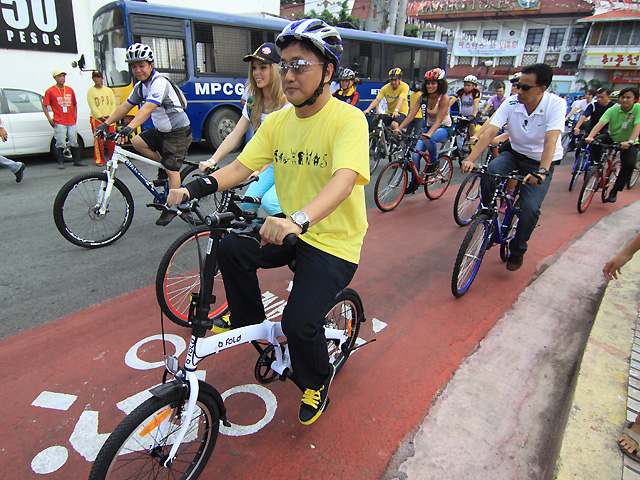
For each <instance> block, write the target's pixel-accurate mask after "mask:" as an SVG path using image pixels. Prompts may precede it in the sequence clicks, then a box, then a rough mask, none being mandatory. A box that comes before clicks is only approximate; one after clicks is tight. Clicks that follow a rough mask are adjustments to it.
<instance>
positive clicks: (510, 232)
mask: <svg viewBox="0 0 640 480" xmlns="http://www.w3.org/2000/svg"><path fill="white" fill-rule="evenodd" d="M509 214H510V216H509V220H507V222H506V225H504V226H503V227H502V228H503V231H504V235H503V236H502V238H503V240H502V243H501V244H500V259H501V260H502V261H503V262H506V261H507V260H509V253H510V252H509V241H510V240H511V239H512V238H513V237H515V235H516V228H517V227H518V220H519V218H518V216H517V215H516V214H515V212H514V211H513V210H511V211H510V212H509Z"/></svg>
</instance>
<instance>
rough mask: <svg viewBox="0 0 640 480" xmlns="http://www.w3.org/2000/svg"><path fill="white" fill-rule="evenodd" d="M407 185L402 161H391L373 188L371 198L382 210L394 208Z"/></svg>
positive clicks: (400, 199)
mask: <svg viewBox="0 0 640 480" xmlns="http://www.w3.org/2000/svg"><path fill="white" fill-rule="evenodd" d="M406 187H407V171H406V170H405V168H404V162H391V163H390V164H389V165H387V166H386V167H385V169H384V170H382V172H380V175H379V176H378V179H377V180H376V184H375V186H374V188H373V199H374V200H375V202H376V206H377V207H378V208H379V209H380V210H382V211H383V212H388V211H391V210H393V209H394V208H396V207H397V206H398V205H399V204H400V202H401V201H402V197H404V190H405V188H406Z"/></svg>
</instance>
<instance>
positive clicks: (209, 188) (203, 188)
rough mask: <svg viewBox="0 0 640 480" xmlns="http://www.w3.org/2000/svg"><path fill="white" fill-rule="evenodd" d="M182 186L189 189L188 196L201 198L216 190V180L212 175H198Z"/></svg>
mask: <svg viewBox="0 0 640 480" xmlns="http://www.w3.org/2000/svg"><path fill="white" fill-rule="evenodd" d="M184 188H186V189H187V190H188V191H189V198H202V197H206V196H207V195H211V194H212V193H216V192H217V191H218V181H217V180H216V179H215V178H213V177H209V176H207V177H200V178H197V179H195V180H194V181H193V182H189V183H187V184H186V185H185V186H184Z"/></svg>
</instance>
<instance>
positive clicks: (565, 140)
mask: <svg viewBox="0 0 640 480" xmlns="http://www.w3.org/2000/svg"><path fill="white" fill-rule="evenodd" d="M572 136H573V132H572V131H571V130H569V131H568V132H566V133H563V134H562V139H561V143H562V156H563V157H564V156H565V155H566V154H567V150H568V148H569V144H570V143H571V138H572Z"/></svg>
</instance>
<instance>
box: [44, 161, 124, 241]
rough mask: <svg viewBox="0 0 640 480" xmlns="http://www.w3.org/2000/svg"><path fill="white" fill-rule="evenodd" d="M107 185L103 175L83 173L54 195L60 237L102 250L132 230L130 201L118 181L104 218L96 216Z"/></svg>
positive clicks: (55, 219) (54, 211)
mask: <svg viewBox="0 0 640 480" xmlns="http://www.w3.org/2000/svg"><path fill="white" fill-rule="evenodd" d="M106 182H107V174H106V173H105V172H100V173H83V174H82V175H78V176H77V177H74V178H72V179H71V180H69V181H68V182H67V183H65V184H64V185H63V186H62V188H61V189H60V191H59V192H58V194H57V195H56V198H55V200H54V202H53V221H54V223H55V225H56V228H57V229H58V231H59V232H60V234H61V235H62V236H63V237H64V238H65V239H67V240H68V241H69V242H71V243H73V244H74V245H78V246H79V247H84V248H99V247H105V246H107V245H110V244H112V243H113V242H115V241H116V240H118V239H119V238H120V237H122V236H123V235H124V234H125V233H126V232H127V230H128V229H129V227H130V226H131V222H132V221H133V212H134V207H133V197H132V196H131V192H130V191H129V189H128V188H127V186H126V185H125V184H124V183H123V182H122V180H120V179H118V178H116V179H115V181H114V184H113V188H112V190H111V196H110V198H109V204H108V210H107V212H106V213H105V214H104V215H100V213H99V212H98V208H97V202H98V201H99V195H100V192H101V191H104V188H105V187H106ZM116 192H117V193H116ZM118 193H119V196H118V195H117V194H118Z"/></svg>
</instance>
